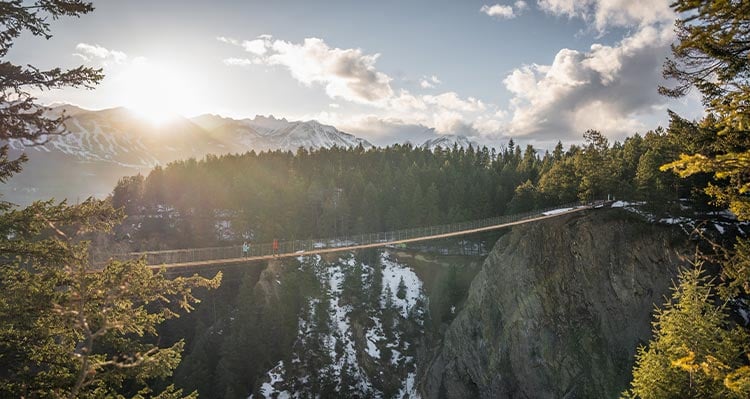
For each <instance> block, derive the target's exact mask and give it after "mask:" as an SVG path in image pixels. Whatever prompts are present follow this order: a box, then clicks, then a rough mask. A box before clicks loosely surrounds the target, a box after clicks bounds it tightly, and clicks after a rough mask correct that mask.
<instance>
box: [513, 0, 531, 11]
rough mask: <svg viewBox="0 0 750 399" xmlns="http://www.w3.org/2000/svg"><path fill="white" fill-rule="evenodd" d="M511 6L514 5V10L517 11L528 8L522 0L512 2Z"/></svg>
mask: <svg viewBox="0 0 750 399" xmlns="http://www.w3.org/2000/svg"><path fill="white" fill-rule="evenodd" d="M513 6H514V7H516V10H517V11H519V12H520V11H524V10H526V9H527V8H529V5H528V4H526V2H525V1H523V0H518V1H517V2H515V3H513Z"/></svg>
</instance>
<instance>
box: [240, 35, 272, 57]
mask: <svg viewBox="0 0 750 399" xmlns="http://www.w3.org/2000/svg"><path fill="white" fill-rule="evenodd" d="M270 42H271V37H270V36H267V35H264V36H263V37H259V38H258V39H255V40H245V41H244V42H242V47H243V48H244V49H245V51H247V52H249V53H253V54H255V55H263V54H265V53H266V51H267V50H268V48H269V47H270Z"/></svg>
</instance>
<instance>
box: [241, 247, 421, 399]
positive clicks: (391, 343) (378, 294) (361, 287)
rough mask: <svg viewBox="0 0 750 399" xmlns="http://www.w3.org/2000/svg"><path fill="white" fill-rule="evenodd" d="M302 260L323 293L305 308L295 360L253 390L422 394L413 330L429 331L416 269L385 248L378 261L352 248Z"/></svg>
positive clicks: (260, 393)
mask: <svg viewBox="0 0 750 399" xmlns="http://www.w3.org/2000/svg"><path fill="white" fill-rule="evenodd" d="M299 261H300V268H303V269H306V270H310V269H312V270H311V271H312V272H313V273H314V274H315V276H316V277H317V279H318V281H319V284H320V295H319V296H313V297H310V298H309V299H308V301H307V304H306V306H304V310H303V311H302V312H300V315H299V321H298V333H297V339H296V341H295V343H294V348H293V351H292V354H291V356H290V357H289V358H290V360H289V361H287V362H284V361H283V360H280V361H279V362H278V363H276V365H275V366H274V367H273V368H271V369H270V370H268V372H267V373H266V375H265V377H264V378H263V382H262V384H260V386H259V387H258V389H257V390H256V392H255V393H254V394H253V395H251V396H250V397H251V398H254V399H260V398H264V399H266V398H313V397H344V398H347V397H352V398H358V397H359V398H399V399H407V398H418V397H419V394H418V392H417V389H416V383H415V382H416V376H417V362H416V355H417V345H415V342H414V341H413V340H412V337H413V335H414V334H417V335H421V334H423V333H424V321H425V317H426V312H427V309H426V306H427V299H426V297H425V294H424V291H423V287H422V281H421V280H420V279H419V277H418V276H417V274H416V273H415V272H414V270H412V269H411V268H409V267H408V266H405V265H403V264H400V263H399V262H398V261H396V260H394V259H392V258H391V256H390V254H389V253H388V252H387V251H386V252H384V253H383V254H382V255H381V256H380V257H379V259H378V260H377V261H376V262H375V264H366V263H360V262H358V261H357V260H356V259H355V257H354V255H353V254H345V255H343V256H341V257H339V258H338V259H337V260H335V261H333V262H326V261H324V260H323V259H322V258H321V257H320V256H319V255H315V256H313V257H300V258H299ZM300 270H302V269H300ZM277 282H278V284H280V285H282V284H284V283H283V282H281V281H278V280H277ZM326 391H327V394H325V393H324V394H322V395H321V392H326Z"/></svg>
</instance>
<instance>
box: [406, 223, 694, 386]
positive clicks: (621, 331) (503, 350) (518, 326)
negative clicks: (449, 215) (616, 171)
mask: <svg viewBox="0 0 750 399" xmlns="http://www.w3.org/2000/svg"><path fill="white" fill-rule="evenodd" d="M686 242H687V240H686V237H685V235H684V234H683V233H681V232H680V230H679V229H677V228H674V227H668V226H663V225H654V224H647V223H646V222H644V221H641V220H639V219H637V218H636V217H634V216H633V215H632V214H628V213H627V212H625V211H621V210H602V211H593V212H588V213H583V214H577V215H571V216H565V217H560V218H555V219H550V220H547V221H544V222H541V223H533V224H528V225H524V226H519V227H516V228H514V229H513V230H512V231H511V232H510V233H508V234H506V235H504V236H503V237H502V238H501V239H500V240H499V241H498V242H497V244H496V246H495V248H494V249H493V251H492V252H491V253H490V255H489V256H488V258H487V259H486V261H485V263H484V265H483V268H482V270H481V271H480V272H479V274H478V275H477V276H476V278H475V279H474V281H473V282H472V285H471V288H470V291H469V296H468V299H467V300H466V303H465V306H464V307H463V308H462V310H461V311H460V313H459V314H458V315H457V316H456V318H455V319H454V320H453V322H452V323H451V325H450V326H449V327H448V329H447V331H446V332H445V335H444V337H443V340H442V342H441V343H439V344H438V345H437V348H436V349H434V351H433V353H432V354H431V355H429V356H427V357H428V358H429V359H428V360H427V361H426V362H425V365H424V366H420V367H419V368H420V376H419V384H420V390H421V393H422V396H423V397H426V398H480V397H483V398H613V397H617V396H618V394H619V393H620V392H621V391H622V390H623V389H625V388H626V387H627V385H628V383H629V380H630V370H631V367H632V362H633V355H634V353H635V350H636V348H637V346H638V345H639V343H645V342H646V341H647V340H648V339H649V337H650V330H651V315H652V312H653V308H654V304H661V303H663V301H664V299H663V296H664V295H666V294H668V292H669V289H670V287H671V280H672V278H673V277H674V276H675V273H676V270H677V267H678V265H679V264H680V263H681V261H680V260H679V258H678V256H677V253H678V252H685V248H686V244H685V243H686Z"/></svg>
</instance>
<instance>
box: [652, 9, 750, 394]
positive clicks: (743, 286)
mask: <svg viewBox="0 0 750 399" xmlns="http://www.w3.org/2000/svg"><path fill="white" fill-rule="evenodd" d="M672 7H673V8H674V10H675V11H676V12H677V13H678V15H680V19H678V21H677V23H676V27H677V38H678V43H677V44H676V45H674V46H673V50H672V52H673V58H672V59H670V60H668V61H667V62H666V64H665V66H664V75H665V76H666V77H668V78H672V79H673V81H676V82H677V85H676V86H675V87H672V88H667V87H660V92H661V93H662V94H665V95H668V96H673V97H680V96H684V95H685V94H686V93H687V92H688V91H689V90H690V89H693V88H694V89H697V90H698V91H699V92H700V94H701V96H702V100H703V104H704V105H705V106H706V111H707V114H708V115H707V116H706V118H704V120H703V121H701V122H700V123H699V124H693V123H684V121H681V120H680V119H676V118H673V119H672V121H673V122H675V125H676V126H670V131H677V132H679V131H680V130H684V132H683V133H682V136H687V137H696V136H697V137H700V138H701V140H700V144H697V145H694V146H693V147H692V148H689V149H690V150H693V151H694V152H693V153H683V154H681V155H680V158H679V159H678V160H676V161H674V162H672V163H669V164H666V165H663V166H662V170H672V171H674V172H676V173H678V174H679V175H680V176H681V177H689V176H695V175H698V176H700V175H702V174H705V175H709V176H711V177H712V178H713V181H712V182H710V183H709V184H708V185H707V187H706V188H705V193H706V194H707V195H709V196H710V197H711V198H712V200H713V201H714V203H715V204H717V205H720V206H728V207H729V208H730V209H731V210H732V212H734V214H735V215H737V218H738V219H739V220H741V221H745V220H750V197H748V195H747V193H748V191H749V190H750V181H748V179H747V175H748V171H750V140H749V138H750V135H748V133H750V112H748V111H750V108H748V104H750V87H749V86H748V85H747V79H748V76H750V58H748V56H749V55H750V45H749V44H748V43H750V3H748V2H741V1H696V0H677V1H675V2H674V3H673V5H672ZM748 247H750V244H748V241H747V239H744V238H739V239H738V241H737V244H736V246H735V247H734V251H727V252H728V255H727V258H729V261H726V262H723V264H722V269H721V273H722V277H723V278H724V280H725V283H724V284H723V286H722V287H720V292H721V293H722V294H723V296H724V298H725V299H729V298H733V297H736V296H737V295H739V294H745V295H747V294H750V252H748V251H746V250H745V248H748ZM743 350H744V352H743V353H742V358H743V360H744V364H743V365H733V364H731V363H727V364H726V365H727V366H728V367H737V368H736V369H734V370H725V372H726V373H727V374H729V375H732V376H733V377H732V378H730V379H727V380H725V381H724V387H725V388H727V389H730V390H732V391H734V392H745V393H746V392H747V391H746V390H745V389H747V387H749V386H750V368H748V366H747V364H748V363H750V352H749V351H748V348H747V342H744V345H743Z"/></svg>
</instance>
